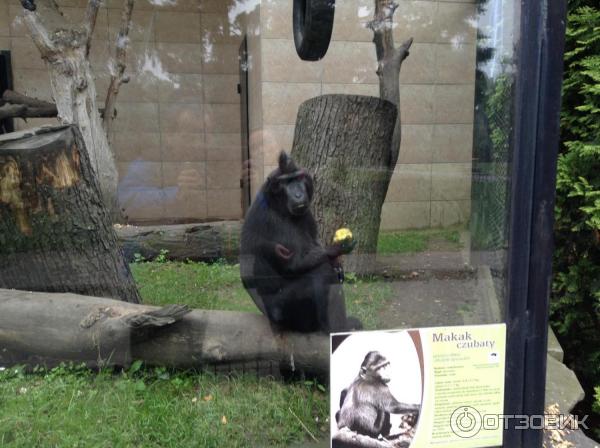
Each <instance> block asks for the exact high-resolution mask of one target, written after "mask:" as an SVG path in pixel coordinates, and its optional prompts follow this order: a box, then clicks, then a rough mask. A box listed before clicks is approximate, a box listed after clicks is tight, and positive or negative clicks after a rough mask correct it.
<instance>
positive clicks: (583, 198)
mask: <svg viewBox="0 0 600 448" xmlns="http://www.w3.org/2000/svg"><path fill="white" fill-rule="evenodd" d="M586 5H588V6H586ZM591 5H595V6H594V7H592V6H591ZM597 5H598V4H597V3H596V1H582V0H570V1H569V6H570V8H571V9H570V13H569V18H568V29H567V48H566V54H565V77H564V85H563V110H562V117H561V134H562V135H561V153H560V155H559V160H558V178H557V190H556V193H557V197H556V224H555V241H556V250H555V257H554V283H553V298H552V304H551V322H552V325H553V327H554V329H555V330H556V331H557V332H558V334H559V339H560V341H561V343H562V344H563V346H564V348H565V352H566V354H567V362H568V364H569V365H570V366H571V367H572V368H574V369H575V370H576V372H577V373H578V376H579V378H580V379H581V380H582V381H583V383H584V385H585V386H587V390H588V392H592V391H593V389H592V386H594V385H600V331H599V328H600V8H599V7H598V6H597ZM590 395H591V394H590ZM590 398H591V397H590Z"/></svg>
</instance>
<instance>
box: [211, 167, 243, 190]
mask: <svg viewBox="0 0 600 448" xmlns="http://www.w3.org/2000/svg"><path fill="white" fill-rule="evenodd" d="M206 166H207V170H206V173H207V177H206V185H207V186H208V188H210V189H212V190H227V189H229V190H235V189H236V188H239V187H240V174H241V167H240V166H239V165H234V164H232V163H231V162H229V161H217V160H211V161H208V162H206Z"/></svg>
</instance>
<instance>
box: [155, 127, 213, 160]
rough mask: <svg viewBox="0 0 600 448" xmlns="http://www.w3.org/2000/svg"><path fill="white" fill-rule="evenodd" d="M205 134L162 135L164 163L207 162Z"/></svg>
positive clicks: (161, 144)
mask: <svg viewBox="0 0 600 448" xmlns="http://www.w3.org/2000/svg"><path fill="white" fill-rule="evenodd" d="M204 139H205V136H204V134H187V133H183V132H178V133H176V134H170V133H166V132H163V133H162V134H160V140H161V142H160V148H161V149H160V151H161V154H162V160H163V162H181V161H187V162H203V161H204V160H206V143H205V141H204Z"/></svg>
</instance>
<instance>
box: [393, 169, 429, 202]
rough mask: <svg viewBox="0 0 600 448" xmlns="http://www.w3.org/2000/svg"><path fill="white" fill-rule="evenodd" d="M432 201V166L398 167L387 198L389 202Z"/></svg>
mask: <svg viewBox="0 0 600 448" xmlns="http://www.w3.org/2000/svg"><path fill="white" fill-rule="evenodd" d="M430 199H431V165H428V164H423V165H420V164H403V165H397V166H396V169H395V170H394V174H393V175H392V180H391V182H390V186H389V189H388V194H387V196H386V198H385V200H386V201H387V202H418V201H429V200H430Z"/></svg>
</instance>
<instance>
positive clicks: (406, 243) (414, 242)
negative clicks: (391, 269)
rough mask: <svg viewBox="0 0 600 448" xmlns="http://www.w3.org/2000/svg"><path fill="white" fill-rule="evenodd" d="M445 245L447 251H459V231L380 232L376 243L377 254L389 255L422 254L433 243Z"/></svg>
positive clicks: (452, 229) (450, 229)
mask: <svg viewBox="0 0 600 448" xmlns="http://www.w3.org/2000/svg"><path fill="white" fill-rule="evenodd" d="M436 240H437V241H442V242H444V243H446V245H447V246H448V248H449V249H454V250H458V249H461V247H462V246H461V244H460V230H459V229H457V228H449V229H427V230H405V231H393V232H381V233H380V234H379V240H378V242H377V253H378V254H380V255H391V254H401V253H415V252H424V251H426V250H427V249H428V248H430V245H431V244H432V243H433V242H434V241H436Z"/></svg>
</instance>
